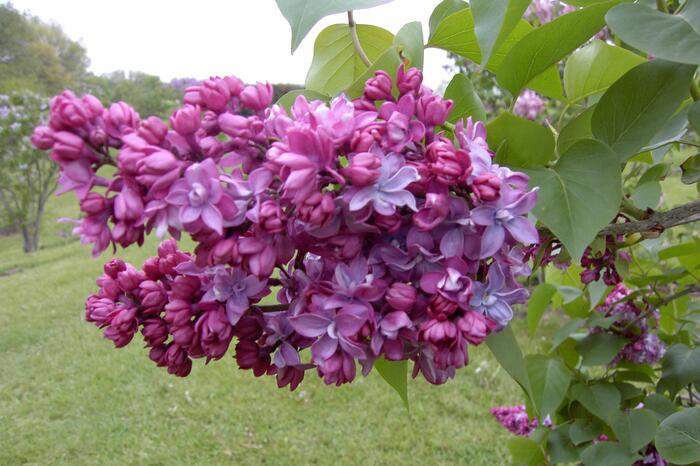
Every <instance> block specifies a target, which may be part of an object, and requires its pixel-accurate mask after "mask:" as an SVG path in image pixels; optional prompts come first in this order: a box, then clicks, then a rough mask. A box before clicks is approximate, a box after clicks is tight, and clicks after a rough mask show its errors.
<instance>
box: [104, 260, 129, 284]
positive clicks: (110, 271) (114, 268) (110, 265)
mask: <svg viewBox="0 0 700 466" xmlns="http://www.w3.org/2000/svg"><path fill="white" fill-rule="evenodd" d="M103 269H104V271H105V273H106V274H107V275H108V276H109V277H111V278H113V279H114V280H116V279H117V275H118V274H119V272H123V271H125V270H126V263H125V262H124V261H123V260H121V259H112V260H110V261H109V262H107V263H105V265H104V267H103Z"/></svg>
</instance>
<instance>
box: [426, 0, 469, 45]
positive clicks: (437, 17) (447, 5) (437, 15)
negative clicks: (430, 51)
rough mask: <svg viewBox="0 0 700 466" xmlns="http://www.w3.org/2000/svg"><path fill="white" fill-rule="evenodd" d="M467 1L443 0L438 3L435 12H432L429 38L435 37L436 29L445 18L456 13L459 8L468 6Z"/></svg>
mask: <svg viewBox="0 0 700 466" xmlns="http://www.w3.org/2000/svg"><path fill="white" fill-rule="evenodd" d="M468 7H469V5H467V2H465V1H463V0H443V1H442V2H440V3H438V5H437V6H436V7H435V9H434V10H433V12H432V13H431V14H430V20H429V21H428V27H429V30H430V36H429V38H432V37H433V34H434V33H435V30H436V29H437V27H438V25H439V24H440V23H441V22H442V20H443V19H445V18H446V17H448V16H450V15H451V14H452V13H456V12H458V11H459V10H463V9H465V8H468Z"/></svg>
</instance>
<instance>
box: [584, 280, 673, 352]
mask: <svg viewBox="0 0 700 466" xmlns="http://www.w3.org/2000/svg"><path fill="white" fill-rule="evenodd" d="M630 295H631V291H630V290H629V289H628V288H627V287H626V286H625V285H624V284H622V283H618V284H617V285H615V287H614V288H613V290H612V291H611V292H610V293H609V294H608V295H607V296H606V297H605V301H604V303H603V304H601V305H600V306H598V307H597V308H596V310H597V311H598V312H600V313H602V314H603V315H604V316H606V317H611V316H615V317H616V320H615V322H614V323H613V324H612V325H611V326H610V328H609V329H608V330H604V329H602V328H600V327H596V328H595V329H593V330H592V332H596V333H599V332H602V331H607V332H612V333H613V334H615V335H619V336H622V337H624V338H627V339H628V340H629V343H627V344H626V345H625V347H624V348H622V350H620V352H619V353H618V354H617V356H615V358H614V359H613V360H612V362H611V363H610V364H611V365H615V364H617V363H619V362H620V361H623V360H624V361H630V362H633V363H635V364H645V363H646V364H653V363H655V362H656V361H658V360H659V359H661V357H663V355H664V352H665V351H666V346H665V345H664V344H663V342H662V341H661V340H660V339H659V337H658V336H657V335H656V333H654V332H652V330H653V328H650V325H651V326H653V327H656V326H657V325H658V320H659V311H658V309H655V308H653V307H652V306H651V305H650V304H649V303H647V302H646V301H645V300H644V299H641V300H639V301H638V302H640V304H638V302H637V301H635V299H634V297H633V296H631V297H630Z"/></svg>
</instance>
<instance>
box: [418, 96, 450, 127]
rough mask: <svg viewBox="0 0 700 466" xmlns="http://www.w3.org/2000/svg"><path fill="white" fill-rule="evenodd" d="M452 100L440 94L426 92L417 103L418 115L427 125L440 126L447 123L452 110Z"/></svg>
mask: <svg viewBox="0 0 700 466" xmlns="http://www.w3.org/2000/svg"><path fill="white" fill-rule="evenodd" d="M452 105H453V103H452V101H451V100H449V99H448V100H445V99H443V98H442V97H440V96H439V95H435V94H424V95H422V96H421V97H420V98H419V99H418V102H417V104H416V116H417V117H418V119H419V120H420V121H422V122H423V123H425V125H426V126H438V125H442V124H443V123H445V121H446V120H447V116H448V115H449V114H450V110H452Z"/></svg>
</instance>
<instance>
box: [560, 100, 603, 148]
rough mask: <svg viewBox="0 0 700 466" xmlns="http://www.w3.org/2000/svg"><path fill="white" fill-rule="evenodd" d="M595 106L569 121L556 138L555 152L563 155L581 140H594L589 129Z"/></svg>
mask: <svg viewBox="0 0 700 466" xmlns="http://www.w3.org/2000/svg"><path fill="white" fill-rule="evenodd" d="M594 110H595V106H593V107H588V108H587V109H585V110H584V111H582V112H581V113H579V114H578V115H576V116H575V117H574V118H572V119H571V121H569V122H568V123H567V124H566V126H564V128H562V130H561V131H559V137H558V138H557V151H558V152H559V153H560V154H563V153H564V152H566V151H567V150H569V148H570V147H571V146H573V145H574V144H575V143H576V142H578V141H580V140H582V139H594V138H593V130H592V129H591V119H592V118H593V111H594Z"/></svg>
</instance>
